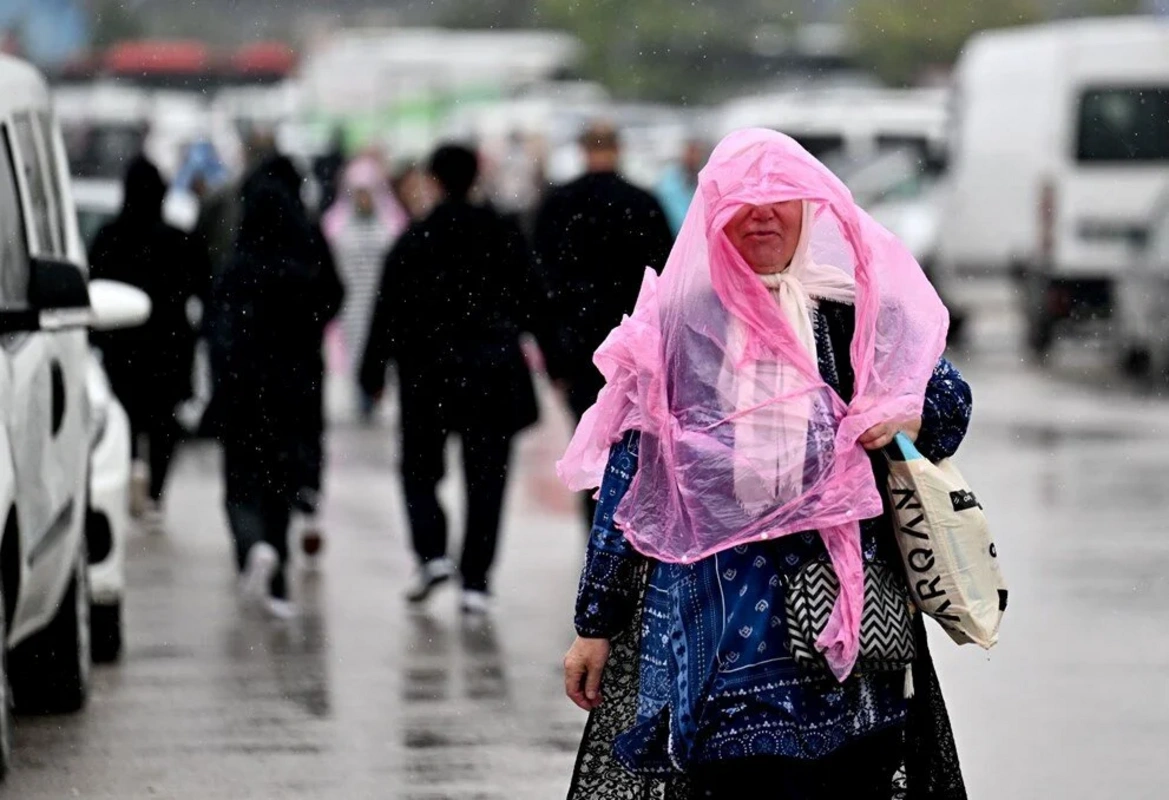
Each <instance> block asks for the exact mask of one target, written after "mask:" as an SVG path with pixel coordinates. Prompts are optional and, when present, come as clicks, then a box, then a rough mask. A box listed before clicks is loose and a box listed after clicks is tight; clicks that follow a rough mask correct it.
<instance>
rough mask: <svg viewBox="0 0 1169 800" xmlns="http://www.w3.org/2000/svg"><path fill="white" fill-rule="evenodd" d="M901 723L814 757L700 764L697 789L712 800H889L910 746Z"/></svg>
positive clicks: (695, 775)
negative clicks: (906, 745)
mask: <svg viewBox="0 0 1169 800" xmlns="http://www.w3.org/2000/svg"><path fill="white" fill-rule="evenodd" d="M902 741H903V736H902V731H901V729H900V728H898V729H896V730H892V731H884V732H881V733H877V734H874V735H872V736H867V737H865V738H863V739H860V740H858V741H856V742H854V743H852V744H849V745H846V746H845V747H842V748H841V749H839V750H837V751H835V752H833V753H832V754H830V755H829V756H827V757H826V758H821V759H816V760H814V761H809V760H805V759H798V758H783V757H781V756H761V757H757V758H740V759H731V760H728V761H715V762H712V763H709V764H703V765H700V766H697V767H695V768H694V769H693V770H692V772H691V776H692V781H693V784H694V795H695V797H698V798H704V799H712V800H740V798H743V797H757V798H759V800H889V797H890V796H891V795H892V793H893V775H894V773H896V772H897V769H898V768H899V767H900V766H901V762H902V756H903V753H904V748H903V745H902Z"/></svg>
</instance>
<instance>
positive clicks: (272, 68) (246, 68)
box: [231, 42, 296, 76]
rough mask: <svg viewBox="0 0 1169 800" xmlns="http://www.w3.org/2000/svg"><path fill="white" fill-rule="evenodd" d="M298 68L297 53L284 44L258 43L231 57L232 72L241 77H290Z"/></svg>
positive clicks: (240, 50) (238, 51) (243, 48)
mask: <svg viewBox="0 0 1169 800" xmlns="http://www.w3.org/2000/svg"><path fill="white" fill-rule="evenodd" d="M295 68H296V51H295V50H293V49H292V48H291V47H289V46H288V45H286V44H284V43H282V42H257V43H255V44H250V45H247V46H245V47H241V48H240V49H239V50H237V51H236V52H235V54H234V55H233V56H232V57H231V70H232V72H235V73H237V74H241V75H279V76H284V75H288V74H289V73H291V72H292V71H293V69H295Z"/></svg>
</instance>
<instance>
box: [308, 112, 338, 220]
mask: <svg viewBox="0 0 1169 800" xmlns="http://www.w3.org/2000/svg"><path fill="white" fill-rule="evenodd" d="M345 161H346V158H345V129H344V127H342V126H340V125H338V126H337V127H335V128H334V129H333V133H332V136H331V137H330V138H329V149H328V150H326V151H325V152H324V153H321V154H320V155H319V156H317V157H316V158H314V159H313V163H312V174H313V179H314V180H315V181H316V183H317V187H318V189H319V191H320V203H319V205H318V206H317V207H318V208H326V209H327V208H332V207H333V203H335V202H337V193H338V191H339V190H340V187H341V171H342V170H343V169H345Z"/></svg>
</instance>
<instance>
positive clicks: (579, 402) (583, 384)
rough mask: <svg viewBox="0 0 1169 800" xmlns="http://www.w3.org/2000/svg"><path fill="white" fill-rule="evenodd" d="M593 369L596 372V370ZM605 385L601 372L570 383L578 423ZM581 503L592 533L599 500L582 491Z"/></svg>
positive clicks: (570, 395)
mask: <svg viewBox="0 0 1169 800" xmlns="http://www.w3.org/2000/svg"><path fill="white" fill-rule="evenodd" d="M593 371H594V372H596V370H593ZM603 386H604V383H603V382H602V379H601V375H600V373H597V375H596V378H595V379H592V378H588V379H580V380H575V381H573V382H572V383H571V384H570V385H569V389H568V407H569V409H570V410H571V411H572V415H573V416H574V417H576V422H577V424H578V425H579V424H580V418H581V417H583V416H584V413H585V412H586V411H588V410H589V409H590V408H592V407H593V403H595V402H597V393H598V392H600V391H601V388H602V387H603ZM581 505H582V507H583V508H584V516H585V530H586V531H588V532H589V533H588V535H591V534H592V530H593V520H594V519H596V516H597V501H596V500H594V499H593V492H592V491H588V492H582V493H581Z"/></svg>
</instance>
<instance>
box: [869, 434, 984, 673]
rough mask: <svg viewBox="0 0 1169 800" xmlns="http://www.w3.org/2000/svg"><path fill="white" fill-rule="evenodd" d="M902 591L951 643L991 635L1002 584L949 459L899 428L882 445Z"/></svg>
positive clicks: (979, 516) (971, 500)
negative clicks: (925, 452)
mask: <svg viewBox="0 0 1169 800" xmlns="http://www.w3.org/2000/svg"><path fill="white" fill-rule="evenodd" d="M885 455H886V457H887V458H888V460H889V495H890V499H891V501H892V503H893V517H894V522H895V530H896V536H897V545H898V547H899V548H900V550H901V557H902V559H903V561H904V563H905V574H906V578H907V579H908V582H909V594H910V597H911V598H912V599H913V602H914V603H915V604H916V605H917V607H918V608H919V609H921V611H922V612H923V613H925V614H927V615H929V616H931V617H933V618H934V619H935V620H937V621H938V623H939V624H940V625H941V626H942V628H944V629H945V631H946V633H948V634H949V635H950V638H951V639H953V640H954V641H955V642H957V643H958V644H971V643H973V644H977V645H979V646H981V647H984V648H986V649H988V650H989V649H990V648H991V647H993V646H994V644H995V642H997V641H998V631H999V624H1000V623H1001V622H1002V618H1003V612H1004V611H1005V610H1006V607H1007V585H1006V582H1005V581H1004V580H1003V576H1002V572H1001V571H1000V570H999V561H998V551H997V549H996V548H995V544H994V540H993V539H992V538H991V535H990V528H989V526H988V525H987V522H986V515H985V514H984V513H983V509H982V505H981V504H980V503H979V502H978V498H977V497H975V495H974V492H972V491H971V490H970V485H969V484H968V483H967V482H966V479H965V478H963V477H962V474H961V473H960V472H959V471H958V468H957V467H955V466H954V464H953V463H951V461H950V460H949V459H946V460H944V461H941V462H940V463H938V464H934V463H933V462H931V461H930V460H929V459H927V458H924V457H923V456H922V455H921V454H920V453H919V452H918V451H917V448H915V447H914V446H913V442H911V441H910V440H909V438H908V437H907V436H905V435H904V434H898V435H897V437H896V439H894V441H893V443H892V444H891V445H889V446H888V447H887V448H885Z"/></svg>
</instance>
